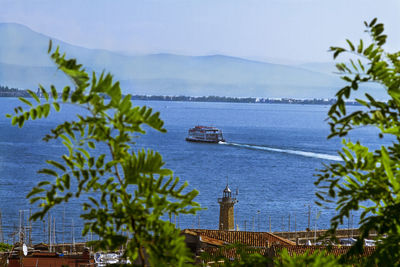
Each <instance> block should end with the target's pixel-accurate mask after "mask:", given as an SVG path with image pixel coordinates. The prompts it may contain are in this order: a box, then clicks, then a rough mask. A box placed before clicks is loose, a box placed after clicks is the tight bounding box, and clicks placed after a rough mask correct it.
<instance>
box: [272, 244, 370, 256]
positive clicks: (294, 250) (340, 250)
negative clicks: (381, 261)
mask: <svg viewBox="0 0 400 267" xmlns="http://www.w3.org/2000/svg"><path fill="white" fill-rule="evenodd" d="M283 248H284V249H287V251H288V253H289V255H294V254H296V255H301V254H304V253H306V252H307V251H309V252H310V253H314V252H315V251H318V250H319V251H322V250H326V251H327V252H328V254H333V255H335V256H340V255H344V254H346V253H347V252H348V251H349V249H350V248H351V247H350V246H332V247H330V248H329V249H328V247H325V246H291V247H283V246H274V249H275V253H277V252H278V251H280V250H281V249H283ZM374 251H375V247H364V253H363V254H362V256H370V255H371V254H372V253H374Z"/></svg>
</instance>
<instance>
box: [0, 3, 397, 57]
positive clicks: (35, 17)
mask: <svg viewBox="0 0 400 267" xmlns="http://www.w3.org/2000/svg"><path fill="white" fill-rule="evenodd" d="M399 14H400V0H381V1H376V0H147V1H135V0H118V1H111V0H84V1H83V0H68V1H67V0H57V1H55V0H0V23H1V22H14V23H20V24H23V25H26V26H28V27H30V28H31V29H32V30H34V31H37V32H40V33H43V34H46V35H48V36H50V37H53V38H56V39H60V40H62V41H65V42H68V43H70V44H73V45H79V46H83V47H87V48H98V49H107V50H112V51H118V52H124V53H128V54H152V53H174V54H181V55H211V54H223V55H229V56H235V57H243V58H249V59H257V60H264V61H280V62H281V63H291V62H292V63H304V62H327V61H330V60H331V57H332V55H331V54H329V53H328V52H327V50H328V48H329V47H330V46H332V45H345V39H346V38H349V39H351V40H358V39H359V38H361V37H363V38H367V36H366V35H365V34H363V31H364V25H363V22H364V21H365V20H367V21H370V20H372V19H373V18H374V17H378V19H379V20H380V21H381V22H383V23H384V24H385V29H386V32H387V34H388V35H389V39H388V45H387V48H388V50H389V51H397V50H399V47H400V30H399V25H400V15H399Z"/></svg>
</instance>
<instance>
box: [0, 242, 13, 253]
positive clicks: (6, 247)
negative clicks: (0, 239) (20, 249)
mask: <svg viewBox="0 0 400 267" xmlns="http://www.w3.org/2000/svg"><path fill="white" fill-rule="evenodd" d="M11 248H12V245H10V244H7V243H0V251H9V250H10V249H11Z"/></svg>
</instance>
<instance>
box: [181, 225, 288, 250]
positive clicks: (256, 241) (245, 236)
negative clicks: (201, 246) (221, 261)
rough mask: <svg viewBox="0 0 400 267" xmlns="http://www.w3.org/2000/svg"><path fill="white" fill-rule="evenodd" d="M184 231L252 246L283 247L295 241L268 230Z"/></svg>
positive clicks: (202, 236) (229, 242)
mask: <svg viewBox="0 0 400 267" xmlns="http://www.w3.org/2000/svg"><path fill="white" fill-rule="evenodd" d="M184 231H187V233H189V232H192V233H196V234H197V235H199V236H200V237H201V238H205V237H207V238H212V239H216V240H220V241H223V242H224V243H228V244H233V243H241V244H243V245H248V246H252V247H268V246H271V245H273V244H276V245H282V246H285V247H286V246H294V245H296V243H295V242H292V241H290V240H287V239H284V238H282V237H279V236H276V235H274V234H271V233H268V232H245V231H222V230H205V229H187V230H184Z"/></svg>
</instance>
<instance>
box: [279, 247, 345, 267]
mask: <svg viewBox="0 0 400 267" xmlns="http://www.w3.org/2000/svg"><path fill="white" fill-rule="evenodd" d="M274 266H276V267H301V266H307V267H336V266H350V265H342V264H340V262H339V260H338V259H337V258H336V257H335V256H334V255H331V254H329V253H327V252H326V251H318V250H317V251H315V252H314V253H310V252H306V253H304V254H300V255H297V254H295V255H290V254H289V252H288V251H287V250H286V249H284V250H282V251H281V252H280V255H279V257H277V258H275V261H274Z"/></svg>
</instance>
